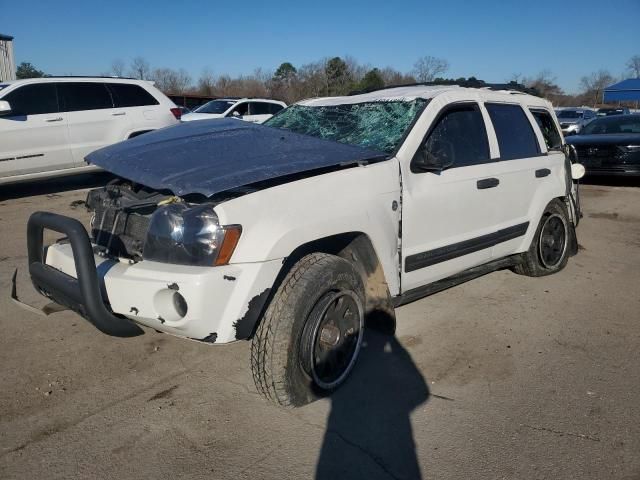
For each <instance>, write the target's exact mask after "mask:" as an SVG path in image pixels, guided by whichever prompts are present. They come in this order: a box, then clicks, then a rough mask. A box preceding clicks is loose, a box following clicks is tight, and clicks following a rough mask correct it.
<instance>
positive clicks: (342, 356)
mask: <svg viewBox="0 0 640 480" xmlns="http://www.w3.org/2000/svg"><path fill="white" fill-rule="evenodd" d="M363 328H364V315H363V308H362V303H361V301H360V299H359V298H358V296H357V295H356V294H355V293H354V292H352V291H348V290H343V291H339V292H329V293H327V294H326V295H324V296H323V297H322V298H321V299H320V300H319V301H318V302H317V303H316V305H315V307H314V308H313V310H312V311H311V314H310V315H309V318H308V320H307V322H306V324H305V328H304V331H303V336H302V348H301V351H300V353H301V359H300V360H301V363H302V366H303V368H304V370H305V371H306V372H307V374H308V375H310V376H311V378H312V379H313V381H314V382H315V384H316V385H318V386H319V387H320V388H322V389H324V390H331V389H333V388H335V387H336V386H338V385H339V384H340V383H342V382H343V381H344V379H345V378H346V377H347V375H349V372H350V371H351V369H352V368H353V366H354V365H355V362H356V359H357V357H358V352H359V351H360V344H361V343H362V334H363Z"/></svg>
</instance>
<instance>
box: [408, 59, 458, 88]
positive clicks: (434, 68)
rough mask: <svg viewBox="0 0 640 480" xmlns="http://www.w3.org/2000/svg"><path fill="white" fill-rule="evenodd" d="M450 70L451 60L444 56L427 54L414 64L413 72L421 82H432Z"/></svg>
mask: <svg viewBox="0 0 640 480" xmlns="http://www.w3.org/2000/svg"><path fill="white" fill-rule="evenodd" d="M447 70H449V62H448V61H446V60H445V59H444V58H437V57H432V56H431V55H426V56H424V57H420V58H419V59H418V60H417V61H416V63H414V64H413V74H414V76H415V77H416V79H417V80H418V81H419V82H432V81H433V80H434V79H435V78H436V77H437V76H438V75H442V74H443V73H445V72H446V71H447Z"/></svg>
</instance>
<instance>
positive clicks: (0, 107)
mask: <svg viewBox="0 0 640 480" xmlns="http://www.w3.org/2000/svg"><path fill="white" fill-rule="evenodd" d="M10 113H11V104H10V103H9V102H7V101H5V100H0V116H2V115H9V114H10Z"/></svg>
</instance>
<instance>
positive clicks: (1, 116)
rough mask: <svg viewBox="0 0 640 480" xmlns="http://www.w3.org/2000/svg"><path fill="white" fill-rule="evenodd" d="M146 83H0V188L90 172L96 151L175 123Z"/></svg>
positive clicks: (167, 104)
mask: <svg viewBox="0 0 640 480" xmlns="http://www.w3.org/2000/svg"><path fill="white" fill-rule="evenodd" d="M180 114H181V112H180V110H179V109H178V108H177V107H176V105H175V104H174V103H173V102H172V101H171V100H169V99H168V98H167V97H166V96H165V95H164V94H163V93H162V92H160V91H159V90H158V89H157V88H155V87H154V86H153V84H151V83H150V82H146V81H143V80H130V79H120V78H85V77H83V78H79V77H68V78H56V77H48V78H34V79H28V80H18V81H14V82H7V83H1V84H0V184H3V183H14V182H20V181H26V180H34V179H37V178H44V177H53V176H59V175H67V174H72V173H83V172H86V171H87V170H95V169H96V167H94V166H89V165H88V164H87V163H86V162H85V161H84V157H85V156H86V155H87V154H89V153H91V152H92V151H94V150H97V149H98V148H101V147H104V146H106V145H110V144H112V143H116V142H119V141H122V140H126V139H127V138H131V137H134V136H136V135H140V134H141V133H144V132H148V131H151V130H156V129H158V128H162V127H166V126H168V125H173V124H176V123H178V120H179V118H180Z"/></svg>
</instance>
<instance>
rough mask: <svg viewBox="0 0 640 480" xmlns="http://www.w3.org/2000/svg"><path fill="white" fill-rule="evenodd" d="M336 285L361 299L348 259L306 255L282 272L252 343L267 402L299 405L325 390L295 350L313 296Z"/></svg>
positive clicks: (254, 364) (315, 298)
mask: <svg viewBox="0 0 640 480" xmlns="http://www.w3.org/2000/svg"><path fill="white" fill-rule="evenodd" d="M341 290H347V291H352V292H355V293H356V294H357V295H358V297H359V299H360V303H361V305H364V287H363V283H362V279H361V277H360V275H359V274H358V272H357V270H356V269H355V267H354V266H353V264H352V263H351V262H349V261H347V260H345V259H343V258H340V257H337V256H334V255H329V254H325V253H313V254H310V255H307V256H305V257H303V258H302V259H301V260H299V261H298V262H297V263H296V264H295V265H294V266H293V267H292V268H291V270H290V271H289V272H288V273H287V275H286V276H285V278H284V280H283V282H282V283H281V285H280V286H279V288H278V291H277V292H276V294H275V295H274V297H273V299H272V300H271V302H270V304H269V306H268V307H267V310H266V312H265V314H264V317H263V318H262V320H261V322H260V324H259V325H258V329H257V330H256V334H255V336H254V338H253V339H252V343H251V369H252V373H253V378H254V382H255V384H256V388H257V389H258V392H259V393H260V394H261V395H263V396H264V397H266V398H267V399H268V400H270V401H271V402H273V403H275V404H277V405H280V406H301V405H305V404H307V403H310V402H312V401H313V400H315V399H317V398H318V397H319V396H322V395H324V394H326V393H330V392H327V391H322V390H321V389H319V388H318V386H317V385H315V384H314V382H313V381H312V379H311V377H310V376H309V375H308V374H307V373H306V372H305V370H304V368H303V367H302V364H301V361H300V351H301V348H302V341H303V339H302V337H303V332H304V327H305V324H306V322H307V320H308V318H309V315H310V313H311V312H312V311H313V309H314V307H315V305H316V304H317V302H318V301H320V299H321V298H323V297H324V296H325V295H326V294H327V293H328V292H331V291H341ZM361 313H362V312H361ZM360 334H362V332H360ZM337 387H338V386H336V388H337Z"/></svg>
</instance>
